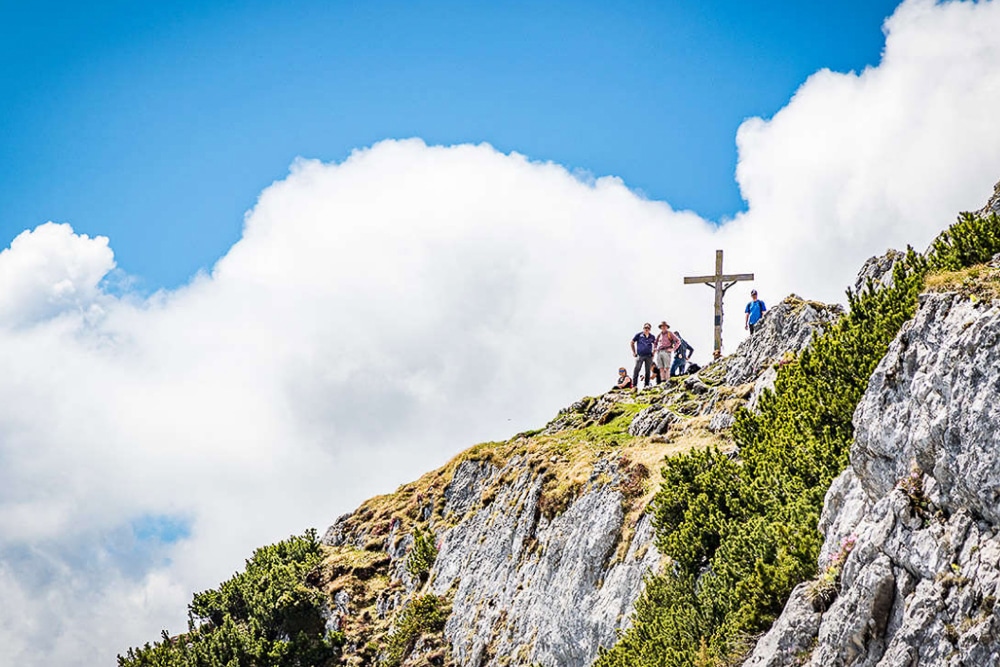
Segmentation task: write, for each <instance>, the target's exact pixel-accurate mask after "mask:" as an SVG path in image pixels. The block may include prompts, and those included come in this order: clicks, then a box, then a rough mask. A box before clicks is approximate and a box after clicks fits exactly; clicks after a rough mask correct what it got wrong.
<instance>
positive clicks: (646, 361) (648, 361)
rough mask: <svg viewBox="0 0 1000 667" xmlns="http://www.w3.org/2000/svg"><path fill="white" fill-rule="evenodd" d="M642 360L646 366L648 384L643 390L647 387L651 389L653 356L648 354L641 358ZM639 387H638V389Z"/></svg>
mask: <svg viewBox="0 0 1000 667" xmlns="http://www.w3.org/2000/svg"><path fill="white" fill-rule="evenodd" d="M639 358H640V359H642V363H644V364H645V365H646V383H645V384H644V385H643V389H645V388H646V387H651V386H652V385H653V356H652V355H649V354H647V355H646V356H644V357H639ZM638 388H639V385H636V389H638Z"/></svg>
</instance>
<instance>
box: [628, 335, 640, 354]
mask: <svg viewBox="0 0 1000 667" xmlns="http://www.w3.org/2000/svg"><path fill="white" fill-rule="evenodd" d="M629 345H631V346H632V356H633V357H637V356H639V355H637V354H636V353H635V338H633V339H632V342H631V343H629Z"/></svg>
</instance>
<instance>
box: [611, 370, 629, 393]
mask: <svg viewBox="0 0 1000 667" xmlns="http://www.w3.org/2000/svg"><path fill="white" fill-rule="evenodd" d="M631 388H632V378H630V377H629V376H628V371H627V370H625V367H624V366H622V367H621V368H619V369H618V382H617V384H615V387H614V389H631ZM614 389H612V391H614Z"/></svg>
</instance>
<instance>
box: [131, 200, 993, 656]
mask: <svg viewBox="0 0 1000 667" xmlns="http://www.w3.org/2000/svg"><path fill="white" fill-rule="evenodd" d="M997 251H1000V222H998V220H997V216H996V215H991V216H989V217H985V218H979V217H975V216H971V215H963V216H962V217H961V218H960V219H959V221H958V223H956V224H955V225H954V226H952V227H951V228H950V229H949V230H948V231H946V232H944V233H943V234H942V235H941V236H940V237H939V238H938V239H937V240H936V241H935V242H934V244H933V245H932V248H931V250H930V251H929V253H928V254H927V255H926V256H923V255H919V254H917V253H915V252H913V251H912V250H910V251H909V252H908V253H907V254H906V255H905V256H904V257H903V258H902V259H901V260H900V261H899V262H898V263H897V265H896V266H895V268H894V272H893V276H894V280H893V283H892V284H891V285H889V286H885V287H880V288H878V289H875V288H874V286H872V285H869V286H868V287H867V288H866V289H863V290H862V291H861V292H860V293H857V294H854V293H849V294H848V299H849V302H850V312H849V313H848V314H847V315H845V316H844V317H842V318H841V319H839V320H838V321H837V322H836V323H835V324H833V325H832V326H830V327H828V328H827V330H826V332H825V333H824V334H823V335H821V336H818V337H817V338H816V339H815V340H814V341H813V344H812V346H811V347H810V348H808V349H807V350H806V351H804V352H803V353H802V354H800V355H799V356H798V357H794V356H790V357H787V358H786V359H784V360H782V363H781V364H780V365H779V367H778V371H777V379H776V381H775V387H774V391H773V392H768V393H765V394H764V395H763V396H762V397H761V399H760V401H759V403H758V405H757V410H758V411H757V412H749V411H746V410H743V411H738V412H737V416H736V420H735V423H734V426H733V428H732V435H733V437H734V439H735V441H736V444H738V446H739V450H738V451H739V455H738V456H734V455H733V450H732V447H731V446H730V442H729V438H728V436H726V435H722V434H719V433H717V432H714V431H712V430H710V429H709V428H708V426H709V421H710V417H709V416H707V415H705V414H702V413H701V412H700V411H699V410H700V406H701V405H702V401H703V399H700V398H699V397H697V396H694V395H689V393H688V392H687V390H685V388H684V386H683V384H676V383H675V384H674V385H672V386H670V387H667V388H666V389H657V390H655V391H653V392H649V393H643V394H640V395H639V396H638V397H632V396H631V395H629V394H609V395H607V396H605V397H601V398H590V399H584V400H583V401H580V402H579V403H578V404H575V405H574V406H571V407H570V408H568V409H567V410H564V411H563V412H561V413H560V415H559V416H557V418H556V419H555V420H553V422H551V423H550V424H549V425H548V426H547V427H546V428H545V429H542V430H540V431H535V432H531V433H523V434H519V435H517V436H514V437H513V438H511V439H510V440H508V441H505V442H498V443H485V444H483V445H479V446H477V447H474V448H472V449H470V450H468V451H467V452H465V453H463V454H461V455H460V456H459V457H456V459H455V460H453V461H451V462H449V463H448V464H447V465H445V466H444V467H442V468H441V469H439V470H437V471H434V472H432V473H428V474H427V475H425V476H424V477H422V478H421V479H420V480H417V481H416V482H414V483H412V484H407V485H404V486H403V487H400V489H399V490H398V491H397V492H396V493H393V494H388V495H385V496H379V497H376V498H373V499H371V500H369V501H367V502H366V503H364V504H363V505H362V506H361V507H360V508H359V509H358V510H357V511H356V512H354V513H353V514H352V515H350V516H349V517H346V518H345V519H344V520H343V521H342V522H338V524H339V525H340V527H341V528H342V530H343V539H341V540H339V541H336V542H330V543H329V544H330V545H332V546H324V545H322V544H320V543H319V541H318V540H317V539H316V535H315V533H313V532H309V533H307V534H306V535H304V536H301V537H293V538H289V540H286V541H283V542H281V543H279V544H276V545H273V546H271V547H265V548H262V549H259V550H257V552H255V553H254V556H253V558H251V559H250V560H248V561H247V567H246V570H245V571H244V572H242V573H239V574H237V575H235V576H234V577H233V578H232V579H230V580H229V581H227V582H225V583H223V584H222V585H220V587H219V588H218V589H216V590H211V591H206V592H204V593H200V594H198V595H196V596H195V597H194V600H193V601H192V604H191V605H190V606H189V628H188V632H186V633H185V634H182V635H180V636H177V637H173V638H171V637H169V636H167V634H166V633H164V636H163V638H162V640H161V641H160V642H156V643H154V644H146V645H145V646H144V647H142V648H137V649H130V650H129V651H128V652H127V654H126V655H124V656H120V657H119V665H120V667H181V666H183V667H217V666H220V667H221V666H223V665H225V666H226V667H230V666H239V667H243V666H247V667H249V666H254V667H257V666H259V667H266V666H272V665H273V666H276V667H278V666H280V667H285V666H288V667H291V666H293V665H315V666H317V667H324V666H326V665H334V664H355V665H374V664H385V665H396V664H401V663H402V662H406V663H407V664H410V662H408V660H412V658H411V657H409V656H410V655H411V652H414V650H415V646H420V647H421V651H422V655H423V658H425V659H426V660H425V662H426V663H427V664H442V665H447V664H452V662H453V661H452V659H451V657H450V656H449V646H448V642H447V641H446V640H445V638H444V637H443V634H442V632H443V627H444V622H445V620H446V618H447V616H448V613H449V609H450V604H451V601H450V599H449V597H437V596H434V595H430V594H429V591H428V588H429V586H428V584H429V582H428V579H429V577H430V576H431V570H432V567H433V563H434V560H435V557H436V554H437V546H436V544H435V537H436V536H440V534H441V531H442V530H447V529H448V528H449V527H451V526H453V525H455V522H456V521H458V520H459V519H458V518H457V517H455V516H454V515H452V514H451V513H450V512H448V511H446V502H445V495H444V492H445V489H446V488H447V486H448V484H449V482H450V481H451V479H452V477H453V476H454V473H455V470H456V468H457V466H458V465H459V464H461V463H462V462H463V461H481V462H483V463H484V464H485V463H489V464H492V465H494V466H496V469H497V470H498V471H499V470H501V468H503V469H507V468H504V466H505V465H506V464H507V463H508V462H510V461H513V460H518V461H521V462H523V468H520V469H518V470H514V469H513V468H510V469H509V470H511V472H508V473H505V474H522V473H523V472H524V471H529V472H530V474H532V475H537V476H538V477H539V478H540V479H541V480H542V487H541V493H540V496H539V501H538V511H539V513H540V514H541V515H542V516H543V517H544V518H545V519H551V518H553V517H554V516H556V515H558V514H560V513H561V512H563V511H565V509H566V508H567V507H568V506H570V505H571V503H572V502H573V500H574V499H575V498H576V497H577V496H578V495H580V494H581V493H585V492H586V491H587V489H589V488H592V487H593V486H594V485H602V484H603V485H611V486H612V487H613V488H616V489H617V490H619V491H621V494H622V502H623V508H622V509H623V513H624V514H625V515H626V516H628V517H629V519H628V520H627V521H626V522H625V523H624V527H623V532H622V535H621V539H620V543H619V548H618V549H617V550H616V555H615V556H614V557H615V558H620V557H621V556H622V552H623V548H622V547H624V546H627V544H628V540H629V538H630V535H629V532H628V531H629V530H631V528H629V526H633V525H634V523H635V520H636V519H637V517H638V516H639V515H640V514H641V513H642V512H644V511H645V510H646V508H647V507H649V508H650V509H651V510H652V512H653V515H654V523H655V525H656V528H657V547H658V548H659V550H660V552H661V553H662V554H664V555H665V556H667V557H668V558H669V559H670V560H669V561H668V565H667V567H666V568H665V570H664V571H663V572H662V573H660V574H658V575H656V576H651V577H650V578H649V581H648V585H647V586H646V589H645V592H644V594H643V595H642V597H641V598H640V600H639V601H638V602H637V604H636V609H635V614H634V617H633V623H632V626H631V629H630V630H629V631H627V632H626V633H624V634H623V636H622V638H621V640H620V641H619V643H618V644H617V645H616V646H615V647H613V648H612V649H610V650H608V651H606V652H604V653H603V654H602V655H601V656H600V658H599V659H598V663H597V664H598V665H599V666H600V667H611V666H615V667H618V666H624V665H629V666H633V665H637V666H640V667H641V666H644V665H657V666H660V665H670V666H689V665H699V666H709V665H724V664H728V663H731V662H733V661H734V660H736V659H738V657H739V656H741V655H742V654H743V653H744V652H745V650H746V648H747V647H748V646H749V644H750V642H752V640H753V638H754V637H755V636H757V635H758V634H759V633H760V632H762V631H763V630H765V629H766V628H767V627H768V626H769V625H770V623H771V622H772V620H773V619H774V618H775V616H776V615H777V614H778V613H779V612H780V610H781V608H782V606H783V605H784V602H785V600H786V599H787V596H788V594H789V593H790V591H791V589H792V588H793V587H794V586H795V585H796V584H798V583H799V582H801V581H804V580H807V579H809V578H810V577H812V576H814V575H815V573H816V559H817V554H818V551H819V548H820V544H821V538H820V535H819V533H818V532H817V530H816V524H817V520H818V517H819V512H820V508H821V506H822V501H823V497H824V494H825V492H826V489H827V488H828V486H829V484H830V482H831V481H832V479H833V478H834V477H835V476H836V475H837V474H838V473H839V472H840V471H841V470H842V469H843V468H844V466H845V465H846V463H847V454H848V450H849V447H850V444H851V439H852V437H853V429H852V425H851V417H852V414H853V412H854V408H855V406H856V405H857V403H858V401H859V399H860V397H861V395H862V393H863V392H864V390H865V387H866V385H867V381H868V378H869V376H870V375H871V373H872V371H873V370H874V368H875V366H876V365H877V363H878V362H879V360H880V359H881V358H882V356H883V355H884V353H885V350H886V348H887V346H888V344H889V342H890V341H891V340H892V338H893V337H894V336H895V335H896V334H897V332H898V331H899V329H900V327H901V326H902V325H903V323H905V322H906V321H907V320H908V319H909V318H911V317H912V315H913V313H914V310H915V308H916V304H917V296H918V294H919V293H920V292H921V291H922V290H924V289H953V288H955V287H956V286H958V287H959V288H962V289H965V288H968V290H969V294H970V298H974V297H976V298H979V297H986V296H991V297H992V296H995V293H989V294H987V293H986V292H983V291H982V290H983V288H982V285H981V283H982V280H978V279H979V278H981V277H982V276H983V275H986V274H985V273H981V272H986V273H988V274H989V276H988V277H991V278H992V277H993V276H994V273H995V272H992V273H990V271H991V270H988V269H985V268H984V269H974V270H970V268H969V267H973V266H976V265H978V264H981V263H983V262H985V261H987V260H989V259H990V258H991V257H992V256H993V254H994V253H996V252H997ZM973 274H974V275H973ZM977 280H978V282H977ZM992 282H996V281H995V280H994V281H992ZM963 286H964V287H963ZM706 370H707V372H706V373H704V376H705V377H704V379H705V380H706V381H709V380H711V379H712V377H711V376H712V369H711V368H710V369H706ZM750 388H751V385H741V386H740V387H734V388H729V387H716V386H715V384H710V391H713V392H715V396H716V398H717V399H718V403H717V405H718V406H722V407H725V408H726V409H727V410H728V409H731V408H732V407H735V405H736V404H740V403H742V402H743V401H744V400H745V399H746V397H747V394H749V392H750ZM737 394H738V395H737ZM654 403H655V405H654ZM729 403H732V405H729ZM647 410H654V411H655V410H662V411H663V414H667V413H669V414H670V415H672V418H675V422H674V424H673V425H672V426H671V430H670V431H669V434H668V435H666V436H663V435H658V436H652V437H648V436H647V437H635V436H632V435H630V434H629V427H630V424H632V423H633V421H634V420H636V419H637V418H638V416H639V415H640V414H645V411H647ZM665 457H666V458H665ZM607 460H611V461H614V463H615V465H614V467H613V470H615V471H616V472H615V473H614V477H613V478H611V477H607V475H599V476H597V477H596V478H595V477H594V476H593V471H594V469H595V464H596V463H597V462H598V461H607ZM658 468H662V472H661V476H662V482H661V484H660V485H659V486H658V487H657V485H655V484H654V483H653V479H649V471H650V470H654V471H655V470H656V469H658ZM510 482H511V480H510V479H507V478H505V477H504V476H503V474H499V473H498V475H497V476H495V478H492V481H491V483H490V485H488V486H487V487H485V490H484V491H483V492H482V493H481V495H480V496H478V497H477V498H475V499H474V503H473V504H474V507H472V508H471V510H470V511H473V510H478V509H483V508H488V507H490V506H491V503H493V502H494V498H495V496H496V493H497V489H498V488H499V486H500V485H503V484H508V483H510ZM407 540H409V542H407ZM390 552H391V554H390ZM401 554H402V555H401ZM394 559H395V560H394ZM400 563H401V564H402V565H399V564H400ZM338 593H340V594H346V599H349V600H350V602H349V607H350V609H349V612H346V613H342V612H337V611H336V610H334V609H333V607H334V606H335V605H334V602H335V597H334V596H335V595H336V594H338ZM337 604H340V603H337ZM345 604H346V603H345ZM330 621H336V622H332V623H331V622H330ZM331 628H336V629H335V630H332V629H331ZM511 659H514V658H513V657H511Z"/></svg>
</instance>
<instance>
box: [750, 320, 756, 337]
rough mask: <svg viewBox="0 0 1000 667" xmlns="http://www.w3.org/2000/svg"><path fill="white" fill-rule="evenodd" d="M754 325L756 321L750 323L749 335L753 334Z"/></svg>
mask: <svg viewBox="0 0 1000 667" xmlns="http://www.w3.org/2000/svg"><path fill="white" fill-rule="evenodd" d="M755 326H757V323H756V322H755V323H753V324H751V325H750V335H751V336H752V335H753V328H754V327H755Z"/></svg>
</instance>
